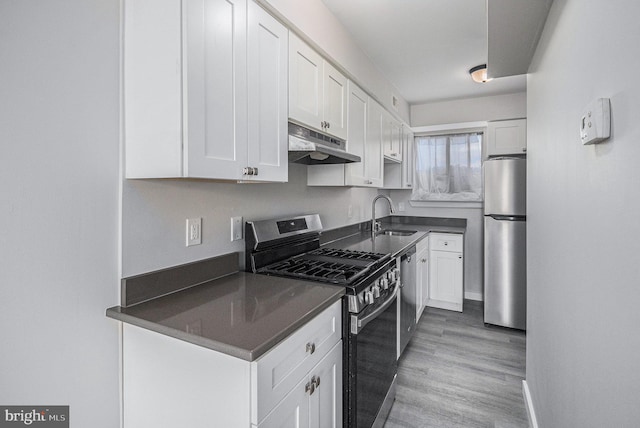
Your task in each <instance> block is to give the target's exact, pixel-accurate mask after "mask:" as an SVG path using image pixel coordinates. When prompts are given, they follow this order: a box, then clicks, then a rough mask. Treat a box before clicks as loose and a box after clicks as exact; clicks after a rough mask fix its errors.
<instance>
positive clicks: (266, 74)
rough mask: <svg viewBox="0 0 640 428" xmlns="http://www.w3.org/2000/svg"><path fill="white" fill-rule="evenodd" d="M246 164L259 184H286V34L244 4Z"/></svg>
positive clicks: (268, 17)
mask: <svg viewBox="0 0 640 428" xmlns="http://www.w3.org/2000/svg"><path fill="white" fill-rule="evenodd" d="M248 26H249V27H248V51H247V62H248V64H247V70H248V75H247V77H248V88H249V94H248V100H249V104H248V125H249V127H248V131H249V135H248V162H247V165H249V166H252V167H256V168H258V175H257V176H255V177H256V178H258V179H260V180H261V181H287V179H288V162H289V160H288V155H287V151H288V129H287V115H288V112H287V102H288V98H287V87H288V75H287V70H288V54H289V47H288V43H289V32H288V30H287V29H286V28H285V27H284V26H283V25H282V24H280V23H279V22H278V21H277V20H276V19H275V18H273V17H272V16H271V15H269V14H268V13H267V12H265V11H264V10H263V9H262V8H261V7H259V6H258V5H257V4H255V3H253V2H252V1H249V2H248Z"/></svg>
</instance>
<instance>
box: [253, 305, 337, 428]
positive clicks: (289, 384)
mask: <svg viewBox="0 0 640 428" xmlns="http://www.w3.org/2000/svg"><path fill="white" fill-rule="evenodd" d="M341 321H342V302H341V301H338V302H336V303H334V304H333V305H332V306H331V307H329V308H327V309H326V310H325V311H324V312H322V313H321V314H320V315H318V316H317V317H315V318H314V319H313V320H311V321H309V322H308V323H307V324H305V325H304V326H303V327H301V328H300V329H299V330H297V331H296V332H295V333H293V334H292V335H291V336H289V337H288V338H287V339H285V340H284V341H283V342H282V343H280V344H278V345H277V346H276V347H275V348H273V349H272V350H270V351H269V352H268V353H266V354H265V355H263V356H262V357H260V358H259V359H258V360H256V361H254V362H253V363H251V391H252V395H253V396H254V397H256V399H255V400H254V402H253V403H252V405H251V422H252V423H254V424H258V423H260V421H261V420H262V419H263V418H264V417H265V416H266V415H267V414H268V413H269V412H270V411H271V410H272V409H273V408H274V407H275V406H276V404H278V403H279V402H280V401H281V400H282V399H283V398H284V397H285V396H286V395H287V394H288V393H289V392H290V391H291V390H292V389H293V388H294V387H295V386H296V385H297V384H298V383H299V382H300V380H301V379H302V378H303V377H304V376H305V375H306V374H307V373H308V372H309V370H311V369H312V368H313V366H315V365H316V364H318V362H319V361H320V360H321V359H322V357H324V356H325V355H326V354H327V352H329V351H330V350H331V348H333V346H334V345H335V344H336V343H338V341H340V339H341V338H342V327H341Z"/></svg>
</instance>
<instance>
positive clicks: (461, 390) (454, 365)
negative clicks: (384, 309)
mask: <svg viewBox="0 0 640 428" xmlns="http://www.w3.org/2000/svg"><path fill="white" fill-rule="evenodd" d="M525 344H526V342H525V334H524V333H523V332H520V331H517V330H510V329H505V328H501V327H493V326H487V327H485V325H484V323H483V320H482V302H475V301H471V300H465V301H464V312H463V313H459V312H452V311H445V310H442V309H435V308H426V309H425V312H424V313H423V315H422V318H421V319H420V322H419V323H418V328H417V331H416V333H415V335H414V336H413V339H412V340H411V342H410V343H409V345H408V346H407V349H406V350H405V352H404V354H403V356H402V358H401V359H400V362H399V367H398V389H397V394H396V401H395V403H394V404H393V407H392V409H391V413H390V414H389V418H388V420H387V423H386V425H385V428H400V427H402V428H423V427H425V428H426V427H464V428H466V427H483V428H489V427H490V428H521V427H523V428H526V427H528V426H529V424H528V421H527V413H526V410H525V407H524V401H523V398H522V380H523V379H524V376H525Z"/></svg>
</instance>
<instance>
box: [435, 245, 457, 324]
mask: <svg viewBox="0 0 640 428" xmlns="http://www.w3.org/2000/svg"><path fill="white" fill-rule="evenodd" d="M428 304H429V306H435V307H438V308H443V309H449V310H454V311H459V312H462V253H454V252H449V251H434V250H431V252H430V254H429V300H428Z"/></svg>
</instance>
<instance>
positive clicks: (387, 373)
mask: <svg viewBox="0 0 640 428" xmlns="http://www.w3.org/2000/svg"><path fill="white" fill-rule="evenodd" d="M396 300H397V291H394V293H393V294H392V295H391V296H390V297H389V298H388V299H386V301H385V302H384V303H383V304H381V305H380V306H379V307H377V308H371V309H372V310H370V311H366V310H365V311H363V312H364V313H361V314H357V315H351V316H350V318H351V323H350V324H351V326H350V331H349V340H348V344H349V345H348V347H349V351H348V355H349V361H348V367H349V387H348V391H347V393H348V397H349V398H348V404H347V407H346V409H348V410H347V411H348V415H346V416H347V418H348V422H347V426H348V427H352V428H356V427H357V428H370V427H372V426H382V424H383V423H384V421H385V419H386V416H387V414H388V411H389V409H390V408H391V404H392V403H393V398H394V397H393V396H391V395H390V394H389V393H390V391H391V389H392V385H393V384H394V381H395V377H396V373H397V366H398V361H397V352H396V351H397V350H396V344H397V307H396V305H397V303H396ZM367 309H369V308H367ZM381 410H382V411H381ZM379 414H380V416H379V419H378V420H376V418H377V417H378V415H379ZM374 423H375V425H374Z"/></svg>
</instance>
